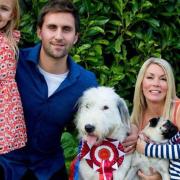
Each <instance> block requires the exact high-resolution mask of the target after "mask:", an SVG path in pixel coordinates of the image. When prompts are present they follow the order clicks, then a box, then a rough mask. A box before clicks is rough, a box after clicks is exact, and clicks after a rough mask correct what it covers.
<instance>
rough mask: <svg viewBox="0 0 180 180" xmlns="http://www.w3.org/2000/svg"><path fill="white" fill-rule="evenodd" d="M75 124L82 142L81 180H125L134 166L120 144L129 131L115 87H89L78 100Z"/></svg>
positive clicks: (80, 159) (121, 101) (125, 108)
mask: <svg viewBox="0 0 180 180" xmlns="http://www.w3.org/2000/svg"><path fill="white" fill-rule="evenodd" d="M75 122H76V126H77V129H78V132H79V137H80V138H81V139H82V147H81V151H80V154H79V167H78V179H79V180H82V179H83V180H99V179H107V180H110V179H113V180H119V179H121V180H124V179H125V176H126V174H127V171H128V170H129V167H130V163H131V155H126V154H125V153H124V150H123V146H122V144H121V143H122V141H123V140H124V139H125V138H126V137H127V135H128V133H129V132H130V122H129V113H128V108H127V106H126V103H125V101H124V100H123V99H122V98H120V97H119V96H118V95H117V94H116V93H115V91H114V90H113V89H112V88H109V87H97V88H90V89H88V90H87V91H85V92H84V94H83V96H82V97H81V98H80V100H79V107H78V112H77V115H76V118H75Z"/></svg>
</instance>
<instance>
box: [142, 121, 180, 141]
mask: <svg viewBox="0 0 180 180" xmlns="http://www.w3.org/2000/svg"><path fill="white" fill-rule="evenodd" d="M177 131H178V128H177V127H176V126H175V125H174V124H173V123H172V122H171V121H170V120H165V119H163V118H152V119H151V120H149V123H148V125H147V126H146V127H145V128H144V129H143V130H142V132H143V133H144V134H145V135H146V136H148V137H149V138H150V139H151V140H153V141H156V142H161V141H164V140H168V139H170V138H171V137H173V136H174V135H175V134H176V133H177Z"/></svg>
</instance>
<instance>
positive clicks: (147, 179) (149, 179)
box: [138, 168, 162, 180]
mask: <svg viewBox="0 0 180 180" xmlns="http://www.w3.org/2000/svg"><path fill="white" fill-rule="evenodd" d="M150 171H151V175H149V176H147V175H145V174H144V173H143V172H142V171H141V170H139V171H138V176H139V177H140V179H141V180H162V177H161V175H160V174H159V173H158V172H157V171H155V170H154V169H153V168H150Z"/></svg>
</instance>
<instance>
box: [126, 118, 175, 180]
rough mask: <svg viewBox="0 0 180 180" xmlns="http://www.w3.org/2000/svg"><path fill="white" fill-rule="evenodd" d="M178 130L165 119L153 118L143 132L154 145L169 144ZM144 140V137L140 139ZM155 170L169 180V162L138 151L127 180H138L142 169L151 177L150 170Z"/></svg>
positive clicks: (133, 158)
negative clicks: (138, 172)
mask: <svg viewBox="0 0 180 180" xmlns="http://www.w3.org/2000/svg"><path fill="white" fill-rule="evenodd" d="M177 131H178V129H177V127H176V126H174V125H173V123H171V121H169V120H164V119H163V118H152V119H151V120H150V121H149V123H148V124H147V126H146V127H145V128H144V129H143V130H142V133H143V134H145V136H147V137H148V138H149V139H150V140H152V141H153V142H154V143H155V142H156V143H158V144H160V143H167V142H168V139H170V138H171V137H173V136H174V135H175V134H176V133H177ZM140 138H143V137H140ZM150 167H151V168H153V169H155V170H156V171H157V172H159V173H160V174H161V176H162V179H163V180H169V179H170V176H169V171H168V169H169V160H167V159H158V158H151V157H146V156H145V155H144V154H140V153H138V152H137V151H135V152H134V155H133V157H132V165H131V169H130V171H129V173H128V175H127V177H126V179H125V180H138V179H139V177H138V176H137V171H138V170H139V169H141V171H142V172H143V173H145V174H146V175H150V174H151V172H150V169H149V168H150Z"/></svg>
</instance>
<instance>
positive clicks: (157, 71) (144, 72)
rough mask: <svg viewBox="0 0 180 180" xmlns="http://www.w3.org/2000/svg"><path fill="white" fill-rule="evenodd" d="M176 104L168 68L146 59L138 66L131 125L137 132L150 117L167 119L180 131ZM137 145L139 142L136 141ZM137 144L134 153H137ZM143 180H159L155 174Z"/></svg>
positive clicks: (143, 176)
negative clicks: (139, 67)
mask: <svg viewBox="0 0 180 180" xmlns="http://www.w3.org/2000/svg"><path fill="white" fill-rule="evenodd" d="M179 104H180V100H179V99H178V98H177V96H176V88H175V81H174V75H173V71H172V68H171V66H170V64H169V63H168V62H167V61H166V60H163V59H159V58H150V59H148V60H146V61H145V62H144V64H143V65H142V67H141V69H140V71H139V74H138V77H137V82H136V86H135V92H134V100H133V111H132V115H131V120H132V123H133V124H135V125H136V126H137V127H138V129H139V131H141V130H142V129H143V128H144V127H145V126H146V125H147V123H148V121H149V119H151V118H153V117H160V116H162V117H164V118H165V119H170V120H171V121H172V122H173V123H174V124H175V125H177V127H178V128H179V129H180V105H179ZM138 142H139V141H138ZM139 146H140V145H139V143H138V146H137V149H139ZM138 175H139V176H140V177H141V178H143V180H156V179H157V180H160V179H161V177H160V175H159V174H158V173H157V172H153V170H152V175H151V176H146V175H145V174H143V173H142V172H141V171H140V170H139V172H138Z"/></svg>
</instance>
